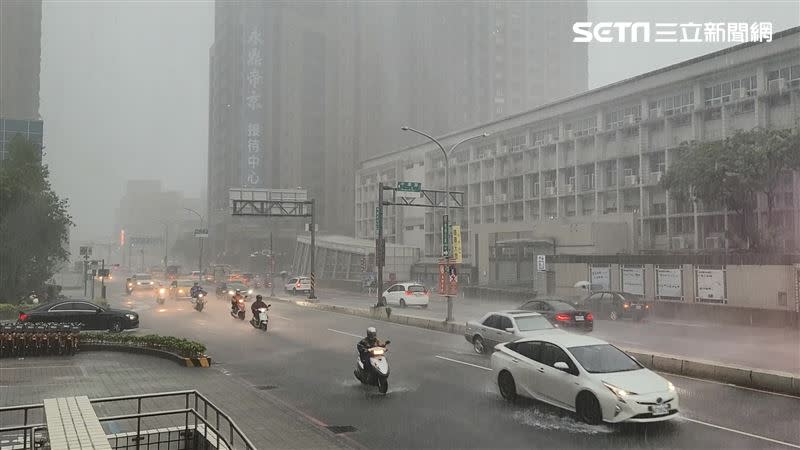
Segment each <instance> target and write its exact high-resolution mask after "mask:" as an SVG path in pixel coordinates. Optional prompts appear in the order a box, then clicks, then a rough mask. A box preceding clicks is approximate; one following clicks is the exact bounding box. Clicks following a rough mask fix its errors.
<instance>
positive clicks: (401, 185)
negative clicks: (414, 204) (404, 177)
mask: <svg viewBox="0 0 800 450" xmlns="http://www.w3.org/2000/svg"><path fill="white" fill-rule="evenodd" d="M397 190H398V191H402V192H421V191H422V183H417V182H416V181H398V182H397Z"/></svg>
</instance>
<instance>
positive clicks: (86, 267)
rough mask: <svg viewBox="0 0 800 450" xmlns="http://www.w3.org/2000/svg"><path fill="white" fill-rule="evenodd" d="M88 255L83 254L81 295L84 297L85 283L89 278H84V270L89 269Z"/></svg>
mask: <svg viewBox="0 0 800 450" xmlns="http://www.w3.org/2000/svg"><path fill="white" fill-rule="evenodd" d="M88 265H89V255H86V254H84V255H83V296H84V297H86V290H87V283H88V281H89V280H87V279H86V271H87V270H89V267H88Z"/></svg>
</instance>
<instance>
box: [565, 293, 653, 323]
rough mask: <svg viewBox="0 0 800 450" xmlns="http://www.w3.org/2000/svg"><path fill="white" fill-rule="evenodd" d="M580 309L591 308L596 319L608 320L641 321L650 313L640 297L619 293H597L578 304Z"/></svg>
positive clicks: (648, 307)
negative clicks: (629, 319) (627, 319)
mask: <svg viewBox="0 0 800 450" xmlns="http://www.w3.org/2000/svg"><path fill="white" fill-rule="evenodd" d="M580 305H581V306H582V307H586V308H591V309H592V310H593V311H595V312H596V313H597V314H598V317H601V318H607V319H608V320H617V319H621V318H631V319H633V320H641V319H642V318H644V317H645V316H646V315H647V314H648V313H649V312H650V304H648V303H647V302H645V301H644V300H643V299H642V298H641V297H639V296H636V295H632V294H628V293H626V292H619V291H599V292H593V293H592V295H590V296H588V297H587V298H585V299H583V301H581V302H580Z"/></svg>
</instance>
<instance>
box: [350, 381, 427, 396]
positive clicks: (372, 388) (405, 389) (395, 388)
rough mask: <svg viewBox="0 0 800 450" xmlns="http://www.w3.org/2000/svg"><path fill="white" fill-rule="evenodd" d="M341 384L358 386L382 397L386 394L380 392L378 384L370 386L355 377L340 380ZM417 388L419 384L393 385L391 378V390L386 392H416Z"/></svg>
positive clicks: (368, 392) (366, 391)
mask: <svg viewBox="0 0 800 450" xmlns="http://www.w3.org/2000/svg"><path fill="white" fill-rule="evenodd" d="M339 384H340V385H341V386H344V387H349V388H356V387H360V388H363V389H364V392H365V393H366V394H368V395H369V394H375V395H378V396H381V397H382V396H383V395H384V394H381V393H380V392H378V387H377V386H368V385H366V384H362V383H361V382H360V381H358V380H356V379H355V377H353V378H352V379H345V380H339ZM416 390H417V386H409V385H406V384H396V385H393V384H392V380H391V379H390V380H389V391H388V392H387V393H386V395H391V394H400V393H403V392H415V391H416Z"/></svg>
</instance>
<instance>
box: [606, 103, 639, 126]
mask: <svg viewBox="0 0 800 450" xmlns="http://www.w3.org/2000/svg"><path fill="white" fill-rule="evenodd" d="M605 119H606V130H612V129H614V128H620V127H622V126H623V125H625V121H626V120H628V121H630V122H631V123H636V122H639V121H640V120H641V119H642V105H631V106H627V107H625V108H622V109H618V110H616V111H612V112H610V113H607V114H606V116H605Z"/></svg>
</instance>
